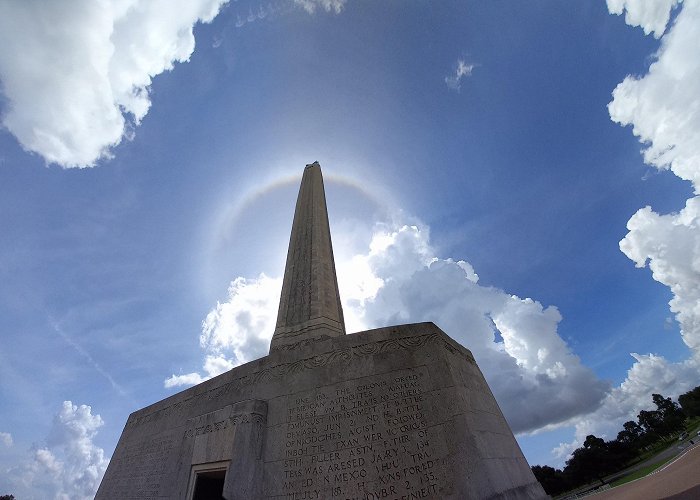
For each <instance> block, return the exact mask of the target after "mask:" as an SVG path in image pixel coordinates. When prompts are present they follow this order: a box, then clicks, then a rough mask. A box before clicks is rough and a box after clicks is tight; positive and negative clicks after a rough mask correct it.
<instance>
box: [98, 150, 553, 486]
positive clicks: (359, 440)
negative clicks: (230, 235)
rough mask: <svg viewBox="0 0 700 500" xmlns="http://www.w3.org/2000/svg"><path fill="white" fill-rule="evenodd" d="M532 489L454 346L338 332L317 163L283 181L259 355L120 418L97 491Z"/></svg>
mask: <svg viewBox="0 0 700 500" xmlns="http://www.w3.org/2000/svg"><path fill="white" fill-rule="evenodd" d="M222 497H223V498H226V499H228V500H233V499H236V500H249V499H262V498H266V499H280V500H282V499H284V500H305V499H321V498H331V499H333V498H336V499H341V500H347V499H356V500H375V499H391V500H395V499H396V500H409V499H423V498H452V499H466V498H474V499H482V498H494V499H495V498H499V499H516V498H517V499H520V498H528V499H529V498H533V499H534V498H546V495H545V493H544V491H543V490H542V488H541V486H540V485H539V483H538V482H537V481H536V480H535V477H534V476H533V474H532V472H531V471H530V468H529V467H528V464H527V462H526V460H525V458H524V457H523V454H522V452H521V451H520V448H519V446H518V444H517V442H516V441H515V438H514V437H513V433H512V432H511V430H510V428H509V427H508V424H507V423H506V420H505V419H504V418H503V414H502V413H501V410H500V409H499V407H498V404H497V403H496V400H495V399H494V397H493V395H492V393H491V390H490V389H489V387H488V385H487V384H486V381H485V380H484V377H483V375H482V374H481V371H480V370H479V367H478V366H477V364H476V362H475V361H474V357H473V356H472V354H471V352H469V350H467V349H465V348H464V347H463V346H461V345H459V344H458V343H456V342H455V341H454V340H452V339H451V338H450V337H448V336H447V335H446V334H445V333H444V332H442V330H440V329H439V328H438V327H437V326H435V325H434V324H433V323H417V324H410V325H399V326H389V327H386V328H378V329H376V330H369V331H364V332H359V333H354V334H352V335H346V334H345V325H344V321H343V310H342V307H341V303H340V297H339V294H338V284H337V280H336V275H335V264H334V262H333V249H332V245H331V237H330V229H329V225H328V215H327V211H326V200H325V194H324V188H323V179H322V176H321V168H320V166H319V165H318V163H313V164H311V165H307V166H306V169H305V170H304V175H303V178H302V182H301V187H300V190H299V197H298V199H297V204H296V211H295V214H294V222H293V225H292V234H291V238H290V242H289V251H288V254H287V264H286V269H285V273H284V283H283V286H282V294H281V297H280V305H279V313H278V317H277V324H276V328H275V332H274V335H273V337H272V342H271V345H270V353H269V354H268V355H267V356H265V357H263V358H260V359H258V360H255V361H251V362H250V363H246V364H244V365H241V366H238V367H236V368H234V369H232V370H230V371H228V372H226V373H224V374H222V375H219V376H218V377H215V378H213V379H211V380H207V381H206V382H203V383H201V384H199V385H197V386H194V387H191V388H189V389H187V390H184V391H182V392H180V393H178V394H175V395H173V396H170V397H169V398H166V399H164V400H162V401H159V402H157V403H155V404H153V405H151V406H148V407H146V408H143V409H141V410H138V411H136V412H134V413H132V414H131V415H130V416H129V419H128V420H127V422H126V426H125V427H124V431H123V432H122V435H121V438H120V439H119V443H118V445H117V448H116V450H115V452H114V456H113V457H112V460H111V462H110V464H109V467H108V468H107V472H106V473H105V476H104V479H103V480H102V484H101V485H100V488H99V490H98V492H97V496H96V498H98V499H128V498H139V499H149V498H150V499H156V498H158V499H163V498H168V499H171V498H172V499H198V500H201V499H209V498H216V499H218V498H222Z"/></svg>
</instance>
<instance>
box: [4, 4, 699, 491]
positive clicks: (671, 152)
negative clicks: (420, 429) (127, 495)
mask: <svg viewBox="0 0 700 500" xmlns="http://www.w3.org/2000/svg"><path fill="white" fill-rule="evenodd" d="M698 41H700V1H699V0H685V1H682V2H680V1H676V0H658V1H654V2H649V1H647V0H607V2H606V1H604V0H597V1H591V2H561V1H555V0H551V1H550V0H538V1H534V2H518V1H455V2H451V1H447V0H446V1H441V2H427V1H412V2H405V1H398V0H397V1H378V2H370V1H360V0H272V1H271V2H259V1H249V0H238V1H230V2H226V1H223V0H178V1H175V0H148V1H147V0H101V1H99V2H93V1H90V0H83V1H81V0H72V1H67V0H66V1H54V2H41V1H39V0H23V1H19V0H16V1H15V0H0V122H1V123H2V126H1V129H0V235H1V236H0V335H1V338H2V343H1V344H0V494H9V493H12V494H14V495H15V496H17V497H18V498H30V499H31V498H37V499H38V498H57V499H63V498H91V496H92V495H94V492H95V491H96V489H97V486H98V485H99V482H100V479H101V477H102V474H103V473H104V470H105V469H106V467H107V464H108V463H109V458H110V456H111V455H112V453H113V452H114V449H115V446H116V444H117V441H118V439H119V435H120V433H121V431H122V429H123V426H124V424H125V422H126V419H127V417H128V415H129V414H130V413H131V412H133V411H135V410H137V409H139V408H142V407H144V406H146V405H148V404H151V403H153V402H155V401H158V400H160V399H163V398H165V397H167V396H169V395H171V394H174V393H175V392H177V391H180V390H183V389H185V388H187V387H189V386H191V385H193V384H196V383H198V382H200V381H202V380H206V379H207V378H210V377H212V376H215V375H217V374H219V373H222V372H224V371H226V370H228V369H230V368H233V367H234V366H236V365H239V364H241V363H244V362H246V361H250V360H252V359H256V358H258V357H261V356H264V355H266V353H267V350H268V347H269V339H270V338H271V336H272V333H273V330H274V321H275V317H276V312H277V303H278V300H279V292H280V288H281V277H282V272H283V266H284V261H285V256H286V247H287V242H288V238H289V231H290V229H291V221H292V216H293V210H294V201H295V197H296V194H297V190H298V186H299V182H300V180H301V174H302V171H303V168H304V165H305V164H307V163H311V162H313V161H319V162H320V164H321V166H322V169H323V172H324V178H325V184H326V196H327V200H328V209H329V218H330V224H331V231H332V237H333V246H334V250H335V260H336V266H337V271H338V280H339V288H340V293H341V297H342V300H343V308H344V312H345V318H346V323H347V329H348V331H351V332H354V331H360V330H364V329H368V328H374V327H381V326H388V325H392V324H398V323H409V322H420V321H433V322H435V323H436V324H437V325H438V326H439V327H440V328H442V329H443V330H444V331H445V332H446V333H447V334H448V335H450V336H451V337H452V338H454V339H455V340H457V341H458V342H460V343H461V344H463V345H464V346H465V347H467V348H468V349H470V350H471V351H472V352H473V354H474V356H475V358H476V360H477V362H478V364H479V366H480V368H481V370H482V371H483V373H484V375H485V377H486V379H487V381H488V383H489V385H490V387H491V389H492V391H493V392H494V395H495V396H496V399H497V400H498V402H499V404H500V406H501V409H502V410H503V412H504V414H505V416H506V418H507V420H508V422H509V424H510V426H511V428H512V430H513V431H514V432H515V433H516V436H517V438H518V441H519V443H520V446H521V448H522V450H523V452H524V454H525V456H526V458H527V459H528V461H529V463H530V464H531V465H534V464H541V465H543V464H547V465H552V466H556V467H561V466H562V465H563V464H564V462H565V460H566V458H567V456H568V454H569V453H570V452H571V451H572V450H573V449H575V448H576V447H577V446H580V445H581V444H582V443H583V440H584V439H585V436H586V435H588V434H591V433H593V434H595V435H597V436H601V437H605V438H606V439H613V438H615V436H616V435H617V432H618V431H619V429H620V428H621V424H622V423H623V422H624V421H626V420H630V419H635V417H636V415H637V413H638V412H639V410H641V409H647V408H650V407H651V406H652V402H651V394H653V393H661V394H663V395H665V396H673V397H677V396H678V395H679V394H681V393H683V392H685V391H687V390H689V389H691V388H693V387H695V386H697V385H700V197H698V195H697V193H698V191H699V190H700V58H698V57H697V50H698Z"/></svg>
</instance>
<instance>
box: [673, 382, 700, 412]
mask: <svg viewBox="0 0 700 500" xmlns="http://www.w3.org/2000/svg"><path fill="white" fill-rule="evenodd" d="M678 403H680V405H681V408H683V413H685V415H686V416H687V417H700V385H699V386H697V387H696V388H695V389H693V390H691V391H688V392H686V393H685V394H681V395H680V396H678Z"/></svg>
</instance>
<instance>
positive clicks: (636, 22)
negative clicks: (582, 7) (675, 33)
mask: <svg viewBox="0 0 700 500" xmlns="http://www.w3.org/2000/svg"><path fill="white" fill-rule="evenodd" d="M679 1H680V0H651V1H650V0H607V3H608V11H609V12H610V13H611V14H617V15H618V16H619V15H621V14H622V13H623V12H624V13H625V22H626V23H627V24H629V25H630V26H640V27H641V28H642V29H643V30H644V34H645V35H648V34H649V33H653V34H654V36H655V37H656V38H659V37H661V35H663V33H664V30H665V29H666V25H667V24H668V21H669V19H670V17H671V9H673V8H674V7H675V6H676V5H678V3H679Z"/></svg>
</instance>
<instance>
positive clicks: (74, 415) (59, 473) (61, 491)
mask: <svg viewBox="0 0 700 500" xmlns="http://www.w3.org/2000/svg"><path fill="white" fill-rule="evenodd" d="M103 424H104V422H103V421H102V418H100V416H99V415H93V414H92V410H91V408H90V407H89V406H86V405H80V406H77V405H74V404H73V403H71V402H70V401H64V402H63V405H62V407H61V409H60V411H59V412H58V414H57V415H56V416H55V417H54V420H53V426H52V428H51V431H50V433H49V435H48V437H47V439H46V445H45V446H42V447H40V448H38V449H36V450H35V451H34V453H33V457H32V459H31V460H30V461H28V462H26V463H24V464H22V465H20V466H18V467H16V468H14V469H12V470H11V471H10V472H11V473H12V474H13V475H14V476H15V477H16V478H17V479H16V481H17V484H16V486H17V487H18V488H24V489H26V493H27V494H26V495H25V496H29V495H32V494H34V495H36V494H39V496H40V497H41V498H55V499H61V500H63V499H89V498H93V497H94V496H95V492H96V491H97V488H98V486H99V485H100V481H101V480H102V476H103V475H104V473H105V470H106V469H107V464H108V463H109V460H108V459H106V458H105V456H104V451H103V450H102V448H99V447H98V446H96V445H95V444H94V443H93V439H94V437H95V435H96V434H97V430H98V429H99V428H100V427H102V425H103Z"/></svg>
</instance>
